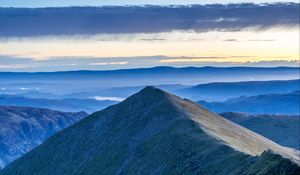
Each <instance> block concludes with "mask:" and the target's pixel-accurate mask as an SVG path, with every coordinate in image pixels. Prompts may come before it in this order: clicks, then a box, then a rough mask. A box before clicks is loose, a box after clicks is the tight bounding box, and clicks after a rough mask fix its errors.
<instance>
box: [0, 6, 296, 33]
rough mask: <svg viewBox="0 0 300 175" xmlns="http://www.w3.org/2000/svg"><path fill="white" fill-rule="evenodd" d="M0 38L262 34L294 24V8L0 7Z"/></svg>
mask: <svg viewBox="0 0 300 175" xmlns="http://www.w3.org/2000/svg"><path fill="white" fill-rule="evenodd" d="M0 23H1V25H0V36H2V37H9V36H36V35H65V34H66V35H72V34H97V33H141V32H165V31H171V30H195V31H199V32H203V31H208V30H241V29H243V28H247V27H257V28H258V29H265V28H269V27H273V26H281V25H283V26H296V25H298V24H299V4H297V3H275V4H259V5H258V4H230V5H221V4H215V5H192V6H168V7H167V6H164V7H162V6H143V7H138V6H131V7H64V8H33V9H30V8H0Z"/></svg>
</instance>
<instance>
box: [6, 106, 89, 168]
mask: <svg viewBox="0 0 300 175" xmlns="http://www.w3.org/2000/svg"><path fill="white" fill-rule="evenodd" d="M87 115H88V114H87V113H85V112H78V113H67V112H59V111H53V110H49V109H40V108H29V107H14V106H0V169H1V168H3V167H4V166H5V165H7V164H8V163H10V162H12V161H13V160H15V159H16V158H18V157H20V156H22V155H24V154H25V153H27V152H28V151H30V150H32V149H33V148H35V147H36V146H38V145H39V144H41V143H42V142H43V141H45V140H46V139H47V138H48V137H50V136H51V135H53V134H54V133H56V132H58V131H60V130H62V129H64V128H66V127H68V126H70V125H71V124H73V123H75V122H77V121H78V120H80V119H82V118H84V117H86V116H87Z"/></svg>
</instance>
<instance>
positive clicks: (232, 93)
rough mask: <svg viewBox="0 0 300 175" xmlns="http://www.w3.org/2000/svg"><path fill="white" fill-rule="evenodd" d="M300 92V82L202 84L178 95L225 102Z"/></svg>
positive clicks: (184, 90)
mask: <svg viewBox="0 0 300 175" xmlns="http://www.w3.org/2000/svg"><path fill="white" fill-rule="evenodd" d="M299 90H300V80H299V79H297V80H285V81H246V82H245V81H243V82H220V83H208V84H200V85H197V86H193V87H190V88H185V89H181V90H179V91H178V92H176V94H179V95H181V96H184V97H186V98H190V99H194V100H206V101H224V100H227V99H228V98H236V97H240V96H254V95H261V94H270V93H288V92H292V91H299Z"/></svg>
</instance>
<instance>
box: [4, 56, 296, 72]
mask: <svg viewBox="0 0 300 175" xmlns="http://www.w3.org/2000/svg"><path fill="white" fill-rule="evenodd" d="M237 57H238V58H255V56H251V55H249V56H247V55H242V56H230V57H222V56H220V57H216V56H211V57H167V56H159V55H158V56H140V57H113V58H111V57H107V58H105V57H60V58H48V59H45V60H37V59H34V58H21V57H15V56H9V55H0V71H30V72H36V71H63V70H111V69H128V68H141V67H153V66H174V67H184V66H221V67H226V66H250V67H251V66H252V67H275V66H289V67H299V64H300V62H299V61H298V60H280V59H278V60H262V61H245V62H236V61H233V60H232V59H234V58H237Z"/></svg>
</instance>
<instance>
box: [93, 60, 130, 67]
mask: <svg viewBox="0 0 300 175" xmlns="http://www.w3.org/2000/svg"><path fill="white" fill-rule="evenodd" d="M124 64H128V62H126V61H123V62H109V63H101V62H100V63H90V64H89V65H91V66H105V65H124Z"/></svg>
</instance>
